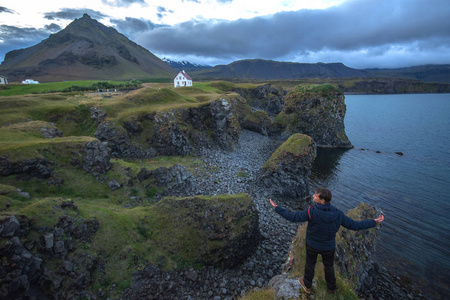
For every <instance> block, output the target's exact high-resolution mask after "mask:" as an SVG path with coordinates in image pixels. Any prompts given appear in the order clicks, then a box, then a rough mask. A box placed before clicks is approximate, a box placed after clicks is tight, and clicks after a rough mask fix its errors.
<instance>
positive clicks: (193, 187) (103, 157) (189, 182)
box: [0, 85, 423, 299]
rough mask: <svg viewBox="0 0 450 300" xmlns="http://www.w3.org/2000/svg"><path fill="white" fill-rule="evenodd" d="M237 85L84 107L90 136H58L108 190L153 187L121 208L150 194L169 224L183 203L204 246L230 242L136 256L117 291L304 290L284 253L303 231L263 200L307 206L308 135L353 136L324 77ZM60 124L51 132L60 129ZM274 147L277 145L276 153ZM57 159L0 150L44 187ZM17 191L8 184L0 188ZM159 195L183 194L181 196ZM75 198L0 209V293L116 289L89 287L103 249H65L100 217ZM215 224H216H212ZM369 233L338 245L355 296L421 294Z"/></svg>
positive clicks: (60, 294) (344, 144)
mask: <svg viewBox="0 0 450 300" xmlns="http://www.w3.org/2000/svg"><path fill="white" fill-rule="evenodd" d="M237 92H238V96H234V95H233V96H226V97H218V98H216V99H214V100H211V101H210V102H209V104H206V105H202V106H199V107H195V108H192V109H173V110H169V111H163V112H155V113H149V114H144V115H139V116H132V117H130V118H127V119H126V120H124V121H122V122H121V123H120V124H121V125H119V124H118V123H117V122H114V120H109V119H108V116H107V113H105V111H104V110H102V109H99V108H96V107H92V108H91V109H90V112H91V117H92V119H93V120H94V121H95V124H96V127H97V129H96V132H95V139H93V138H91V139H89V140H88V141H77V142H75V143H73V144H71V145H70V146H65V147H64V151H67V149H69V153H70V155H69V156H68V157H69V160H68V162H70V165H71V166H72V167H74V168H77V169H79V170H83V171H84V172H86V173H87V174H89V176H92V177H93V178H95V179H94V180H96V181H97V182H98V184H102V185H108V187H109V188H110V190H111V191H114V190H121V189H124V188H125V187H127V186H128V187H136V186H137V185H138V184H147V185H149V186H150V185H152V187H153V186H156V187H155V188H154V193H152V194H147V197H140V196H132V195H131V196H129V195H128V199H125V198H124V199H120V200H119V202H120V203H121V205H122V206H123V207H124V208H125V209H129V210H131V209H133V208H135V207H140V206H147V205H154V207H157V208H158V209H159V211H160V212H161V213H162V212H164V213H166V214H167V215H168V216H172V219H170V218H169V220H168V221H167V223H169V224H170V223H171V222H173V221H174V218H175V217H174V216H178V217H179V215H176V214H174V215H172V213H174V212H173V211H180V212H181V213H183V212H186V213H187V214H189V215H187V214H186V215H185V216H183V215H181V217H179V218H186V220H188V219H189V218H191V217H192V219H193V220H197V223H199V224H202V223H204V222H206V224H208V226H210V227H212V229H211V234H209V235H207V236H206V237H205V238H204V239H203V240H202V241H206V243H205V244H204V245H209V242H208V240H211V239H212V240H215V241H217V240H219V239H222V240H227V239H228V241H229V242H228V243H226V244H225V246H221V248H219V250H217V252H214V253H215V255H214V256H215V257H219V258H220V259H218V260H214V259H213V258H211V257H208V256H204V255H203V256H202V262H203V264H201V265H198V264H197V265H195V267H194V266H188V267H184V266H183V265H182V264H180V265H177V264H175V265H174V266H173V268H172V269H168V268H167V267H165V266H164V264H165V259H166V258H164V257H163V256H160V260H159V263H155V262H158V259H156V260H155V261H154V262H153V263H142V262H138V263H136V266H137V267H136V268H135V270H134V277H133V280H132V282H131V283H130V285H129V286H128V287H126V288H125V289H123V292H122V294H121V296H120V297H119V298H123V299H236V298H238V297H244V296H245V294H246V293H248V292H249V291H251V290H254V289H260V288H266V287H269V288H271V289H273V290H275V291H276V295H277V297H278V298H280V299H281V298H282V297H285V298H286V299H295V298H296V297H297V298H299V297H301V293H300V287H299V285H298V282H297V281H296V279H295V278H293V279H292V278H291V276H290V275H289V274H290V273H289V272H291V270H290V266H291V265H292V263H294V265H295V261H294V262H292V260H290V259H289V258H290V257H293V256H292V255H291V254H292V253H293V251H294V250H293V246H292V245H293V241H294V243H295V240H298V239H301V233H302V231H301V228H300V229H299V230H298V231H297V228H298V224H293V223H289V222H287V221H285V220H283V219H281V218H280V217H279V216H278V215H277V214H275V213H274V211H273V208H272V207H271V206H270V205H269V203H268V199H269V198H274V199H277V200H278V202H279V203H280V204H282V205H283V206H285V207H287V208H290V209H292V210H295V209H301V208H304V207H305V206H306V205H307V204H308V198H307V196H308V195H309V193H310V191H309V187H308V176H309V173H310V168H311V164H312V161H313V160H314V157H315V155H316V154H315V147H316V144H317V145H319V146H322V147H340V148H348V147H351V144H350V142H349V141H348V138H347V137H346V135H345V131H344V128H343V118H344V115H345V104H344V97H343V95H342V94H340V93H339V92H337V91H336V90H335V89H333V88H330V87H328V86H326V87H325V88H324V89H321V90H305V89H304V88H300V89H298V90H296V91H294V93H291V94H290V95H288V96H287V97H286V93H285V92H282V91H280V90H279V89H277V88H274V87H271V86H270V85H266V86H262V87H258V88H257V89H255V90H246V91H243V90H242V89H241V90H239V91H237ZM128 101H133V99H128ZM247 104H248V105H247ZM315 120H319V121H320V122H315ZM308 124H310V125H308ZM308 126H309V127H308ZM311 127H312V128H311ZM149 128H150V129H149ZM246 128H248V129H246ZM249 129H251V130H252V131H250V130H249ZM299 132H301V133H308V135H309V137H308V136H306V135H300V136H296V135H297V134H298V133H299ZM61 134H62V135H63V133H61V132H59V131H58V136H59V135H61ZM292 136H296V138H297V139H298V141H302V143H303V142H305V143H306V144H304V145H302V147H300V148H299V149H295V150H296V151H298V152H296V151H293V149H292V148H281V147H283V145H285V142H286V141H288V140H289V139H291V138H292ZM288 138H289V139H288ZM49 139H52V137H49ZM315 141H317V142H315ZM298 143H299V142H297V144H298ZM285 147H287V146H285ZM280 148H281V149H282V151H279V152H278V156H276V157H273V156H274V155H275V154H276V153H277V149H280ZM57 150H58V149H56V150H55V149H52V148H51V147H49V148H47V150H46V151H47V152H51V153H53V154H52V155H55V156H56V154H55V153H57V152H58V151H57ZM280 153H281V154H280ZM189 154H195V155H197V156H198V158H199V159H200V160H201V165H202V171H201V172H192V173H191V172H189V171H187V170H186V168H185V167H184V166H182V165H174V166H172V167H168V168H166V167H160V168H158V169H156V170H150V169H148V168H145V167H142V168H141V169H140V171H139V172H138V173H137V174H136V176H131V175H130V176H128V177H126V178H127V180H126V181H124V180H123V178H122V180H120V179H115V178H113V179H112V178H110V177H108V176H106V175H107V173H108V171H109V170H111V168H113V165H114V162H112V160H113V159H114V158H123V157H126V158H130V159H135V160H145V159H147V158H152V157H158V156H161V155H189ZM55 164H57V163H55V162H54V161H52V160H50V159H46V158H41V157H37V158H35V157H32V158H27V159H19V160H12V159H10V156H8V155H3V156H2V157H1V159H0V166H1V174H2V176H5V177H8V176H17V177H18V179H19V180H30V178H39V179H40V180H44V181H46V182H47V184H48V185H49V186H56V187H58V186H62V185H64V184H65V182H67V181H68V179H64V178H61V177H58V173H57V172H56V171H55ZM125 171H126V172H131V171H130V170H127V169H125ZM5 189H6V188H5ZM14 193H15V191H12V190H9V191H4V192H2V194H6V195H9V194H14ZM20 193H22V191H20ZM242 194H246V195H248V196H249V197H250V199H251V201H250V202H247V198H246V196H236V198H237V199H238V200H239V201H238V202H236V203H240V204H242V203H244V205H243V206H242V208H240V209H237V210H236V211H235V212H232V211H233V206H231V207H226V206H221V203H216V204H214V205H213V206H208V205H210V204H209V203H206V204H199V203H201V201H203V198H202V197H204V196H208V197H213V198H214V197H216V198H217V197H219V198H220V197H222V196H221V195H242ZM22 195H23V194H22ZM28 196H30V195H28ZM31 196H32V195H31ZM31 196H30V197H31ZM165 197H183V200H182V201H181V202H180V201H176V200H170V199H169V198H165ZM165 199H169V200H167V202H168V203H169V207H164V202H165ZM219 200H220V199H219ZM77 201H80V200H77V199H73V200H68V199H64V198H62V199H55V200H53V202H52V205H53V208H52V209H56V210H58V211H64V212H68V213H66V216H63V217H59V218H58V221H57V223H56V224H53V226H41V225H39V224H34V221H33V217H32V216H26V215H12V216H8V215H5V214H4V215H3V218H2V220H3V221H2V227H1V230H0V234H1V236H2V247H1V253H2V257H4V260H3V262H2V269H1V273H0V275H1V279H2V282H1V286H2V296H4V297H5V298H6V299H14V298H15V299H19V298H23V299H27V298H29V299H32V298H39V299H45V298H52V297H53V298H55V297H56V298H61V299H76V298H82V297H85V298H89V299H102V298H105V297H108V295H109V294H110V293H111V292H112V291H113V290H114V289H115V288H118V287H117V284H118V283H115V284H111V285H107V288H108V289H105V288H98V289H92V286H91V285H92V284H93V282H94V281H95V276H98V275H96V273H98V272H103V273H106V271H105V269H106V268H107V267H105V257H107V254H106V255H105V254H102V255H101V254H98V253H97V255H93V254H91V253H89V252H88V251H86V252H84V253H83V252H76V251H74V250H75V249H77V247H78V248H80V247H81V248H82V247H85V248H88V247H89V246H88V245H89V242H90V241H91V239H92V238H93V236H94V235H96V234H98V233H97V232H98V231H99V230H100V228H101V227H102V225H103V224H102V223H101V222H98V221H97V219H95V218H92V219H85V218H82V217H81V216H79V215H77V214H76V212H77V211H78V210H79V209H78V208H77V205H79V204H77ZM170 201H174V202H172V203H170ZM219 202H220V201H219ZM183 203H187V204H186V205H188V206H189V207H193V206H199V207H200V208H199V210H200V211H201V212H202V214H201V215H196V214H195V213H194V212H193V211H192V210H190V209H187V210H184V209H185V208H184V207H183V205H185V204H183ZM202 203H205V202H202ZM202 205H205V206H202ZM170 207H171V208H172V211H171V209H170ZM361 209H362V211H361ZM242 210H244V211H246V212H247V213H248V215H249V216H250V218H249V220H247V219H245V216H244V215H242V213H241V211H242ZM6 211H7V209H6ZM206 212H209V214H207V213H206ZM364 212H366V213H364ZM359 213H360V214H363V216H366V217H367V218H369V217H371V216H370V215H371V214H372V216H373V214H374V213H375V208H371V207H363V208H360V210H359ZM210 215H211V216H213V218H214V219H224V222H223V224H228V222H229V221H228V220H227V219H226V217H230V218H231V219H234V220H235V222H236V220H237V221H239V220H244V219H245V222H244V221H242V222H244V223H245V226H242V225H241V227H242V228H245V230H243V231H241V229H240V228H238V229H239V230H238V233H236V232H235V231H233V228H232V227H233V226H232V225H223V224H222V223H220V224H218V225H217V224H216V223H213V222H212V221H211V220H210V218H209V216H210ZM144 219H145V218H144ZM144 219H143V220H144ZM255 220H256V222H255ZM186 222H187V221H186ZM192 222H194V221H192ZM239 222H240V221H239ZM239 222H236V223H239ZM173 223H175V222H173ZM194 223H195V222H194ZM231 223H232V224H234V222H231ZM214 224H216V225H217V226H218V227H217V228H214ZM180 226H183V224H181V225H180ZM227 226H228V227H227ZM141 228H142V227H141ZM150 229H151V228H150ZM146 230H147V229H146V228H143V229H141V231H142V232H141V235H142V236H144V237H145V236H148V237H150V236H151V235H152V234H151V233H147V231H146ZM208 230H210V229H208ZM208 230H206V231H208ZM30 232H33V234H36V233H37V238H32V237H29V234H30ZM241 233H242V234H241ZM297 233H298V234H299V235H297ZM212 235H218V237H214V238H213V237H211V236H212ZM344 235H345V234H344ZM375 242H376V234H375V233H373V232H372V233H371V234H367V235H364V236H362V237H358V238H357V237H352V236H350V235H347V236H346V237H345V238H343V243H342V244H341V245H340V246H339V247H340V248H338V250H337V253H338V255H337V261H336V265H337V269H338V271H339V272H340V273H342V274H347V276H349V277H351V278H352V282H353V283H354V284H353V288H354V290H355V291H356V292H357V294H358V296H359V297H360V298H362V299H381V298H383V299H413V298H415V299H420V298H423V297H422V296H421V295H420V293H418V292H415V291H414V289H413V288H412V287H410V286H407V285H405V284H404V282H400V279H399V278H395V277H393V276H391V275H390V273H389V272H388V270H386V269H385V268H384V267H382V266H379V265H377V264H376V263H374V262H372V261H371V260H370V254H371V253H372V251H374V249H375V246H374V245H375ZM172 244H176V241H172V242H170V243H169V246H168V250H167V251H168V252H169V253H171V254H172V255H174V254H176V245H175V246H174V245H172ZM300 244H301V242H300ZM212 249H216V248H212ZM85 250H88V249H85ZM148 251H151V249H149V250H148ZM215 251H216V250H215ZM73 253H76V255H75V254H73ZM130 255H132V253H131V254H130ZM136 260H137V261H138V260H139V257H136ZM47 261H49V262H50V261H52V263H55V262H56V263H57V267H56V268H54V267H53V268H50V266H48V265H49V264H47V263H46V262H47ZM75 266H76V267H75Z"/></svg>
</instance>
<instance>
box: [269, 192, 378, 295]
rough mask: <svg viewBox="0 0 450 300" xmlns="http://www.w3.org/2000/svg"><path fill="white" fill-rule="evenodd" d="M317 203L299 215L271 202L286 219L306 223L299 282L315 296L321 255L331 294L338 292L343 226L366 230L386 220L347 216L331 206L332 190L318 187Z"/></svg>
mask: <svg viewBox="0 0 450 300" xmlns="http://www.w3.org/2000/svg"><path fill="white" fill-rule="evenodd" d="M313 201H314V202H315V203H316V204H315V205H314V206H312V205H311V206H310V207H309V208H308V209H305V210H303V211H298V212H294V213H293V212H290V211H288V210H286V209H284V208H282V207H280V206H278V205H276V204H275V202H273V201H272V199H270V204H271V205H272V206H273V207H274V208H275V211H276V212H277V213H278V214H280V215H281V216H282V217H283V218H285V219H286V220H288V221H291V222H306V221H308V227H307V229H306V263H305V275H304V276H303V278H302V277H300V278H299V279H298V282H299V283H300V285H301V286H302V288H303V290H304V291H305V292H306V293H307V294H310V293H311V286H312V280H313V278H314V269H315V266H316V261H317V255H318V254H320V255H322V261H323V265H324V268H325V280H326V281H327V287H328V292H330V293H334V291H335V290H336V277H335V275H334V253H335V250H336V241H335V239H336V232H338V230H339V227H341V226H344V227H345V228H347V229H350V230H362V229H368V228H372V227H375V226H376V225H377V224H379V223H381V222H383V221H384V216H383V215H380V216H379V217H378V218H376V219H374V220H364V221H355V220H352V219H351V218H349V217H347V216H346V215H344V213H343V212H342V211H340V210H339V209H337V208H335V207H334V206H332V205H331V204H330V202H331V191H330V190H328V189H325V188H318V189H317V190H316V192H315V194H314V195H313Z"/></svg>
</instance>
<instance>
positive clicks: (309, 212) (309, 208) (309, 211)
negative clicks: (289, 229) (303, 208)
mask: <svg viewBox="0 0 450 300" xmlns="http://www.w3.org/2000/svg"><path fill="white" fill-rule="evenodd" d="M311 207H312V205H310V206H309V207H308V217H309V219H310V220H311Z"/></svg>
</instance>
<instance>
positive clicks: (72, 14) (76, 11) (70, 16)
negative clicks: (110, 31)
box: [44, 8, 107, 20]
mask: <svg viewBox="0 0 450 300" xmlns="http://www.w3.org/2000/svg"><path fill="white" fill-rule="evenodd" d="M85 13H86V14H88V15H90V16H91V17H92V18H93V19H103V18H106V17H107V16H106V15H105V14H103V13H102V12H99V11H96V10H92V9H88V8H86V9H85V8H63V9H61V10H60V11H57V12H48V13H45V14H44V18H46V19H48V20H55V19H57V20H58V19H62V20H74V19H77V18H81V17H82V16H83V14H85Z"/></svg>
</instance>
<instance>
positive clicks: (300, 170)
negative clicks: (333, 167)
mask: <svg viewBox="0 0 450 300" xmlns="http://www.w3.org/2000/svg"><path fill="white" fill-rule="evenodd" d="M315 157H316V146H315V144H314V142H313V140H312V139H311V138H310V137H309V136H307V135H304V134H294V135H293V136H291V137H290V138H289V139H288V140H287V141H286V142H284V143H283V144H282V145H281V146H280V147H279V148H278V149H277V150H276V151H275V152H274V153H273V154H272V157H271V158H270V159H269V160H268V161H267V162H266V164H265V165H264V166H263V168H262V173H261V176H260V180H261V182H262V183H263V184H264V185H265V186H266V187H267V188H270V189H271V190H272V194H273V195H274V196H281V197H286V198H292V199H298V198H304V197H306V196H308V195H309V181H308V178H309V175H310V174H311V166H312V163H313V162H314V159H315Z"/></svg>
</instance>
